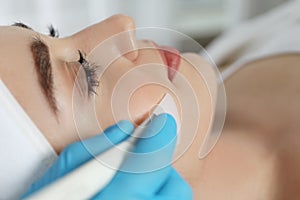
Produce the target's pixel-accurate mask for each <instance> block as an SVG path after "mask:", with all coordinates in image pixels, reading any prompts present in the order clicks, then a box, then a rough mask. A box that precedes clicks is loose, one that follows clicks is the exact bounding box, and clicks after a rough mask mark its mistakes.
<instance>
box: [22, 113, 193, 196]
mask: <svg viewBox="0 0 300 200" xmlns="http://www.w3.org/2000/svg"><path fill="white" fill-rule="evenodd" d="M132 131H133V126H132V124H131V123H129V122H127V121H121V122H119V123H118V124H116V125H114V126H111V127H109V128H108V129H106V130H105V131H104V134H100V135H97V136H94V137H92V138H90V139H87V140H84V141H81V142H76V143H73V144H71V145H69V146H68V147H66V148H65V149H64V151H63V152H62V153H61V155H60V156H59V158H58V159H57V160H56V162H55V163H54V164H53V165H52V167H51V168H50V169H49V170H48V172H47V173H46V174H45V175H44V176H43V177H42V178H41V179H40V180H38V181H37V182H35V183H34V184H33V185H32V187H31V188H30V189H29V191H28V192H26V194H25V195H24V196H23V197H27V196H29V195H30V194H32V193H33V192H34V191H37V190H39V189H41V188H42V187H44V186H45V185H47V184H49V183H51V182H53V181H55V180H56V179H58V178H60V177H62V176H63V175H65V174H67V173H68V172H70V171H72V170H73V169H76V168H77V167H79V166H80V165H82V164H84V163H85V162H87V161H88V160H90V159H92V158H93V156H94V155H98V154H100V153H102V152H104V151H105V150H107V149H109V148H110V147H112V146H113V145H114V144H117V143H119V142H121V141H123V140H124V139H126V138H127V137H128V135H129V134H130V133H132ZM157 131H158V132H157ZM156 132H157V134H156V135H155V136H153V137H149V138H144V139H140V140H139V141H138V143H137V145H136V147H135V148H134V151H133V152H134V153H137V154H140V153H142V154H146V153H150V155H151V152H155V154H154V155H155V157H153V156H150V158H152V159H153V158H154V159H155V158H156V161H157V160H159V161H163V162H156V163H159V164H158V165H153V166H151V163H153V160H148V159H149V157H144V156H135V155H136V154H132V155H130V156H129V157H128V158H126V160H125V162H124V164H123V166H124V169H125V170H126V169H129V168H130V169H132V166H139V165H141V163H143V164H144V165H142V166H141V167H138V168H137V169H138V170H139V171H140V170H143V166H149V165H150V166H151V167H150V168H153V167H159V166H161V167H162V166H165V164H168V163H169V162H170V161H171V159H172V155H173V151H174V147H175V144H176V123H175V120H174V119H173V118H172V117H171V116H170V115H167V114H163V115H159V116H158V117H157V118H155V119H154V120H153V121H152V122H151V123H150V124H149V126H148V127H147V128H146V130H145V132H144V135H148V136H152V135H153V134H155V133H156ZM167 144H169V145H167ZM166 145H167V148H163V150H162V151H158V150H159V149H161V148H162V147H165V146H166ZM157 152H161V153H159V154H157ZM147 163H148V164H147ZM154 163H155V162H154ZM146 168H147V167H146ZM150 168H149V169H150ZM149 169H148V168H147V169H146V170H149ZM116 191H118V192H116ZM120 198H121V199H124V200H127V199H128V200H134V199H155V200H156V199H178V200H180V199H184V200H188V199H192V192H191V189H190V187H189V186H188V184H187V183H186V182H185V181H184V180H183V179H182V178H181V177H180V176H179V175H178V174H177V172H176V171H175V170H174V169H173V168H172V167H171V166H170V165H168V166H166V167H164V168H162V169H158V170H155V171H151V172H144V173H128V172H122V171H119V172H117V174H116V175H115V177H114V178H113V180H112V181H111V182H110V183H109V184H108V185H107V186H106V187H105V188H104V189H103V190H101V191H99V193H98V194H97V195H95V196H94V198H93V199H99V200H102V199H105V200H106V199H120Z"/></svg>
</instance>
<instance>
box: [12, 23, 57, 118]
mask: <svg viewBox="0 0 300 200" xmlns="http://www.w3.org/2000/svg"><path fill="white" fill-rule="evenodd" d="M12 26H17V27H20V28H25V29H29V30H32V31H34V30H33V29H32V28H31V27H29V26H27V25H26V24H23V23H22V22H16V23H14V24H12ZM49 30H50V36H52V37H58V32H57V31H56V30H55V29H54V28H53V26H52V25H51V26H50V27H49ZM35 32H36V31H35ZM30 50H31V53H32V57H33V61H34V65H35V69H36V72H37V75H38V81H39V84H40V87H41V88H42V90H43V93H44V95H45V97H46V99H47V101H48V103H49V106H50V108H51V109H52V111H53V112H54V113H55V114H57V111H58V108H57V103H56V99H55V96H54V86H53V75H52V65H51V61H50V54H49V48H48V46H47V45H46V44H45V43H44V42H43V41H42V40H41V38H40V37H35V38H34V39H33V41H32V42H31V43H30Z"/></svg>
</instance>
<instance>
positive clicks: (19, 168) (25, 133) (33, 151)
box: [0, 79, 56, 199]
mask: <svg viewBox="0 0 300 200" xmlns="http://www.w3.org/2000/svg"><path fill="white" fill-rule="evenodd" d="M0 121H1V126H0V137H1V139H0V158H1V165H0V177H1V180H0V199H19V197H20V195H21V194H23V193H24V192H25V191H26V190H27V188H28V187H29V186H30V185H31V184H32V183H33V182H34V181H35V179H37V178H38V177H39V176H41V175H42V174H43V173H44V172H45V170H46V169H47V168H48V167H49V165H50V164H51V163H52V162H53V161H54V159H56V153H55V152H54V150H53V149H52V147H51V146H50V144H49V143H48V141H47V140H46V139H45V138H44V136H43V135H42V134H41V132H40V131H39V130H38V129H37V127H36V126H35V124H34V123H33V122H32V121H31V120H30V118H29V117H28V116H27V114H26V113H25V112H24V110H23V109H22V107H21V106H20V105H19V104H18V102H17V101H16V100H15V99H14V97H13V96H12V94H11V93H10V92H9V90H8V89H7V88H6V86H5V85H4V83H3V82H2V81H1V79H0Z"/></svg>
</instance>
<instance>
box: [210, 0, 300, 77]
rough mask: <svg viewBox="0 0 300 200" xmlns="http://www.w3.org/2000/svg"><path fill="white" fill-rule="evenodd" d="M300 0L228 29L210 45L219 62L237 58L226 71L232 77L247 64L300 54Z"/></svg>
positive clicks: (224, 75)
mask: <svg viewBox="0 0 300 200" xmlns="http://www.w3.org/2000/svg"><path fill="white" fill-rule="evenodd" d="M299 8H300V0H293V1H289V2H287V3H285V4H283V5H282V6H280V7H278V8H276V9H273V10H271V11H270V12H268V13H266V14H264V15H262V16H260V17H257V18H255V19H253V20H250V21H248V22H246V23H244V24H241V25H240V26H238V27H237V28H234V29H233V30H230V31H227V32H226V33H224V34H223V35H222V36H221V37H219V38H217V39H216V40H215V41H214V42H212V43H211V44H210V45H209V46H208V47H207V49H206V50H207V52H208V55H209V56H210V57H211V59H212V60H213V62H215V63H216V64H217V65H219V64H221V63H223V62H224V61H226V60H230V59H232V58H233V62H232V64H231V65H230V66H229V67H228V68H227V69H226V70H224V72H223V73H222V77H223V79H226V78H228V77H229V76H230V75H231V74H233V73H234V72H235V71H237V70H238V69H239V68H240V67H241V66H244V65H245V64H246V63H248V62H251V61H254V60H258V59H261V58H266V57H270V56H274V55H282V54H288V53H300V12H299Z"/></svg>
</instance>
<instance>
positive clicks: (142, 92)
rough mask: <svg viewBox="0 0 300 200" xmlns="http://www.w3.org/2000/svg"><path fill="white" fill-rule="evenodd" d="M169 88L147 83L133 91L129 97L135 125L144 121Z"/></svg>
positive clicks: (131, 114) (129, 105) (130, 110)
mask: <svg viewBox="0 0 300 200" xmlns="http://www.w3.org/2000/svg"><path fill="white" fill-rule="evenodd" d="M165 93H170V92H169V91H168V89H166V88H164V87H162V86H159V85H145V86H142V87H140V88H138V89H137V90H135V91H134V92H133V94H132V95H131V97H130V99H129V103H128V111H129V117H130V120H131V121H132V122H134V123H135V125H138V124H140V123H141V122H143V121H144V120H145V119H146V118H147V117H148V116H149V115H150V112H151V110H152V109H153V108H154V107H155V106H156V105H157V104H158V103H159V101H160V100H161V99H162V98H163V96H164V94H165Z"/></svg>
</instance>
